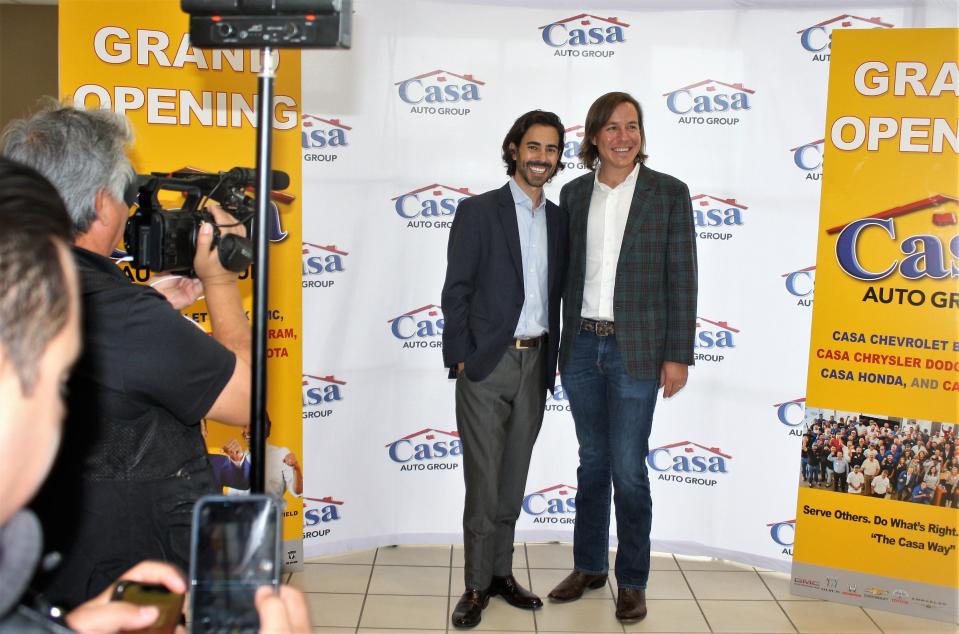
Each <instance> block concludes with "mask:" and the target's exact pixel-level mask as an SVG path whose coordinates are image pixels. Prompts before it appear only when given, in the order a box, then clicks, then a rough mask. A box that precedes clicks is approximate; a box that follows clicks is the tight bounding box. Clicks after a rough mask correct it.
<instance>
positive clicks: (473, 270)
mask: <svg viewBox="0 0 959 634" xmlns="http://www.w3.org/2000/svg"><path fill="white" fill-rule="evenodd" d="M546 236H547V243H548V247H547V268H548V277H549V281H548V289H549V300H548V303H549V315H548V320H549V333H548V335H547V337H546V369H545V372H546V377H545V378H546V385H547V387H548V388H549V389H552V388H553V385H554V384H555V382H556V355H557V350H558V348H559V316H560V313H559V302H560V297H561V296H562V292H563V283H564V279H565V274H566V248H567V245H566V243H567V222H566V217H565V213H564V212H562V211H561V210H560V208H559V207H557V206H556V205H554V204H553V203H551V202H549V201H546ZM446 257H447V263H446V282H445V283H444V284H443V294H442V304H443V319H444V325H443V363H444V365H445V366H446V367H448V368H449V369H450V378H454V377H455V376H456V365H457V364H458V363H460V362H461V361H462V362H465V363H466V376H467V378H469V379H470V380H471V381H482V380H483V379H485V378H486V377H487V376H489V374H490V372H492V371H493V369H494V368H495V367H496V364H498V363H499V361H500V359H501V358H502V356H503V353H504V352H506V348H507V347H508V346H509V345H510V344H511V342H512V339H513V333H514V332H516V324H517V323H519V315H520V312H522V309H523V300H524V298H525V296H526V293H525V291H524V288H523V254H522V251H521V250H520V243H519V228H518V225H517V221H516V204H515V203H514V202H513V195H512V193H511V192H510V188H509V183H507V184H506V185H504V186H503V187H500V188H499V189H495V190H492V191H488V192H486V193H484V194H480V195H479V196H473V197H471V198H467V199H466V200H464V201H463V202H461V203H460V204H459V207H458V208H457V210H456V217H455V218H454V220H453V226H452V227H451V228H450V237H449V244H448V247H447V251H446Z"/></svg>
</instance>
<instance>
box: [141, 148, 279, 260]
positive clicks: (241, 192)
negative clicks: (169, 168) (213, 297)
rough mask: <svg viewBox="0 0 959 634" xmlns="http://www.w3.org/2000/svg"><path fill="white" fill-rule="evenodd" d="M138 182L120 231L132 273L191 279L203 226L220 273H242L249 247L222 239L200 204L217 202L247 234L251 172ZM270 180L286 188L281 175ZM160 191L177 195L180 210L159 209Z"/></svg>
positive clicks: (231, 237)
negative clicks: (207, 227)
mask: <svg viewBox="0 0 959 634" xmlns="http://www.w3.org/2000/svg"><path fill="white" fill-rule="evenodd" d="M138 178H139V188H138V191H137V199H136V202H137V210H136V212H134V214H133V215H132V216H130V218H129V219H127V223H126V227H125V229H124V232H123V242H124V247H125V248H126V251H127V254H128V255H129V256H130V257H131V258H132V265H133V267H134V268H137V269H149V270H150V271H151V272H154V273H160V272H170V273H177V274H185V275H188V276H190V277H195V271H194V270H193V259H194V257H195V255H196V245H197V237H198V236H199V233H200V227H201V225H202V224H203V223H204V222H209V223H211V224H212V225H213V246H214V248H216V250H217V254H218V256H219V258H220V263H221V264H222V265H223V267H224V268H225V269H227V270H229V271H233V272H235V273H241V272H243V271H245V270H246V269H247V267H249V266H250V263H251V262H252V261H253V243H252V242H251V241H250V240H249V239H248V238H243V237H241V236H238V235H235V234H232V233H230V234H225V235H221V232H220V229H219V227H218V226H217V225H216V222H215V221H214V219H213V216H212V214H210V212H208V211H207V210H206V209H203V208H201V205H202V204H203V201H204V199H206V200H210V201H214V202H217V203H219V204H220V206H221V207H223V209H224V210H225V211H227V212H229V213H230V214H231V215H232V216H233V217H234V218H236V219H237V222H238V223H242V224H243V225H245V226H246V229H247V235H250V234H251V233H252V221H253V215H254V213H255V211H256V206H255V205H256V201H254V200H253V199H252V198H250V197H249V196H247V194H246V190H247V188H248V187H251V186H252V185H253V184H254V183H255V181H256V171H255V170H252V169H248V168H240V167H235V168H233V169H231V170H229V171H227V172H220V173H218V174H208V173H203V172H195V171H191V170H181V171H178V172H173V173H170V174H167V173H162V172H154V173H152V174H151V175H149V176H140V177H138ZM273 181H274V185H275V186H278V188H279V189H286V187H288V186H289V177H288V176H287V175H286V174H285V173H283V172H274V173H273ZM161 191H173V192H182V193H183V194H184V195H185V200H184V201H183V204H182V206H181V207H180V209H174V210H168V209H164V208H163V206H162V205H161V204H160V202H159V198H158V195H159V192H161Z"/></svg>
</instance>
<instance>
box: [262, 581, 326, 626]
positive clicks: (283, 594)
mask: <svg viewBox="0 0 959 634" xmlns="http://www.w3.org/2000/svg"><path fill="white" fill-rule="evenodd" d="M254 603H255V604H256V611H257V613H258V614H259V615H260V634H279V633H280V632H283V633H284V634H310V632H312V629H311V628H310V615H309V612H308V611H307V609H306V601H305V600H304V599H303V594H302V593H301V592H300V591H299V590H297V589H296V588H292V587H290V586H280V592H279V593H278V594H275V593H274V592H273V589H272V588H270V587H268V586H264V587H261V588H259V589H257V591H256V596H255V598H254Z"/></svg>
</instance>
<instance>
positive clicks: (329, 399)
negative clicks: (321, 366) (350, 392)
mask: <svg viewBox="0 0 959 634" xmlns="http://www.w3.org/2000/svg"><path fill="white" fill-rule="evenodd" d="M345 389H346V381H344V380H342V379H338V378H336V377H335V376H333V375H332V374H330V375H328V376H316V375H313V374H304V375H303V420H306V419H308V418H327V417H328V416H331V415H332V414H333V408H334V407H336V405H337V404H338V403H339V402H340V401H342V400H343V393H344V390H345Z"/></svg>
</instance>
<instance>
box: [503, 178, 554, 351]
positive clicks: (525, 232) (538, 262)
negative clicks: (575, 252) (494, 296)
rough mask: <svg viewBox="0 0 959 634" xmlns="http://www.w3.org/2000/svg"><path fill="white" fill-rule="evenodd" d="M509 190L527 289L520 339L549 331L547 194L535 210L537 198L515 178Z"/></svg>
mask: <svg viewBox="0 0 959 634" xmlns="http://www.w3.org/2000/svg"><path fill="white" fill-rule="evenodd" d="M509 189H510V191H511V192H512V193H513V203H514V204H515V205H516V224H517V226H518V227H519V246H520V251H521V252H522V254H523V289H524V292H525V293H526V297H525V298H524V301H523V310H522V312H520V314H519V322H517V324H516V332H514V333H513V336H514V337H516V338H517V339H531V338H534V337H538V336H540V335H541V334H543V333H545V332H547V331H548V330H549V321H548V317H547V314H548V305H547V301H548V299H549V291H548V290H547V287H548V283H549V270H548V266H547V262H548V260H547V257H546V256H547V249H548V245H547V242H546V194H545V193H544V194H543V196H542V200H541V201H540V204H539V206H538V207H536V209H533V201H532V200H530V197H529V196H527V195H526V192H524V191H523V190H522V189H521V188H520V186H519V185H517V184H516V180H515V179H513V178H511V179H510V180H509Z"/></svg>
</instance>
